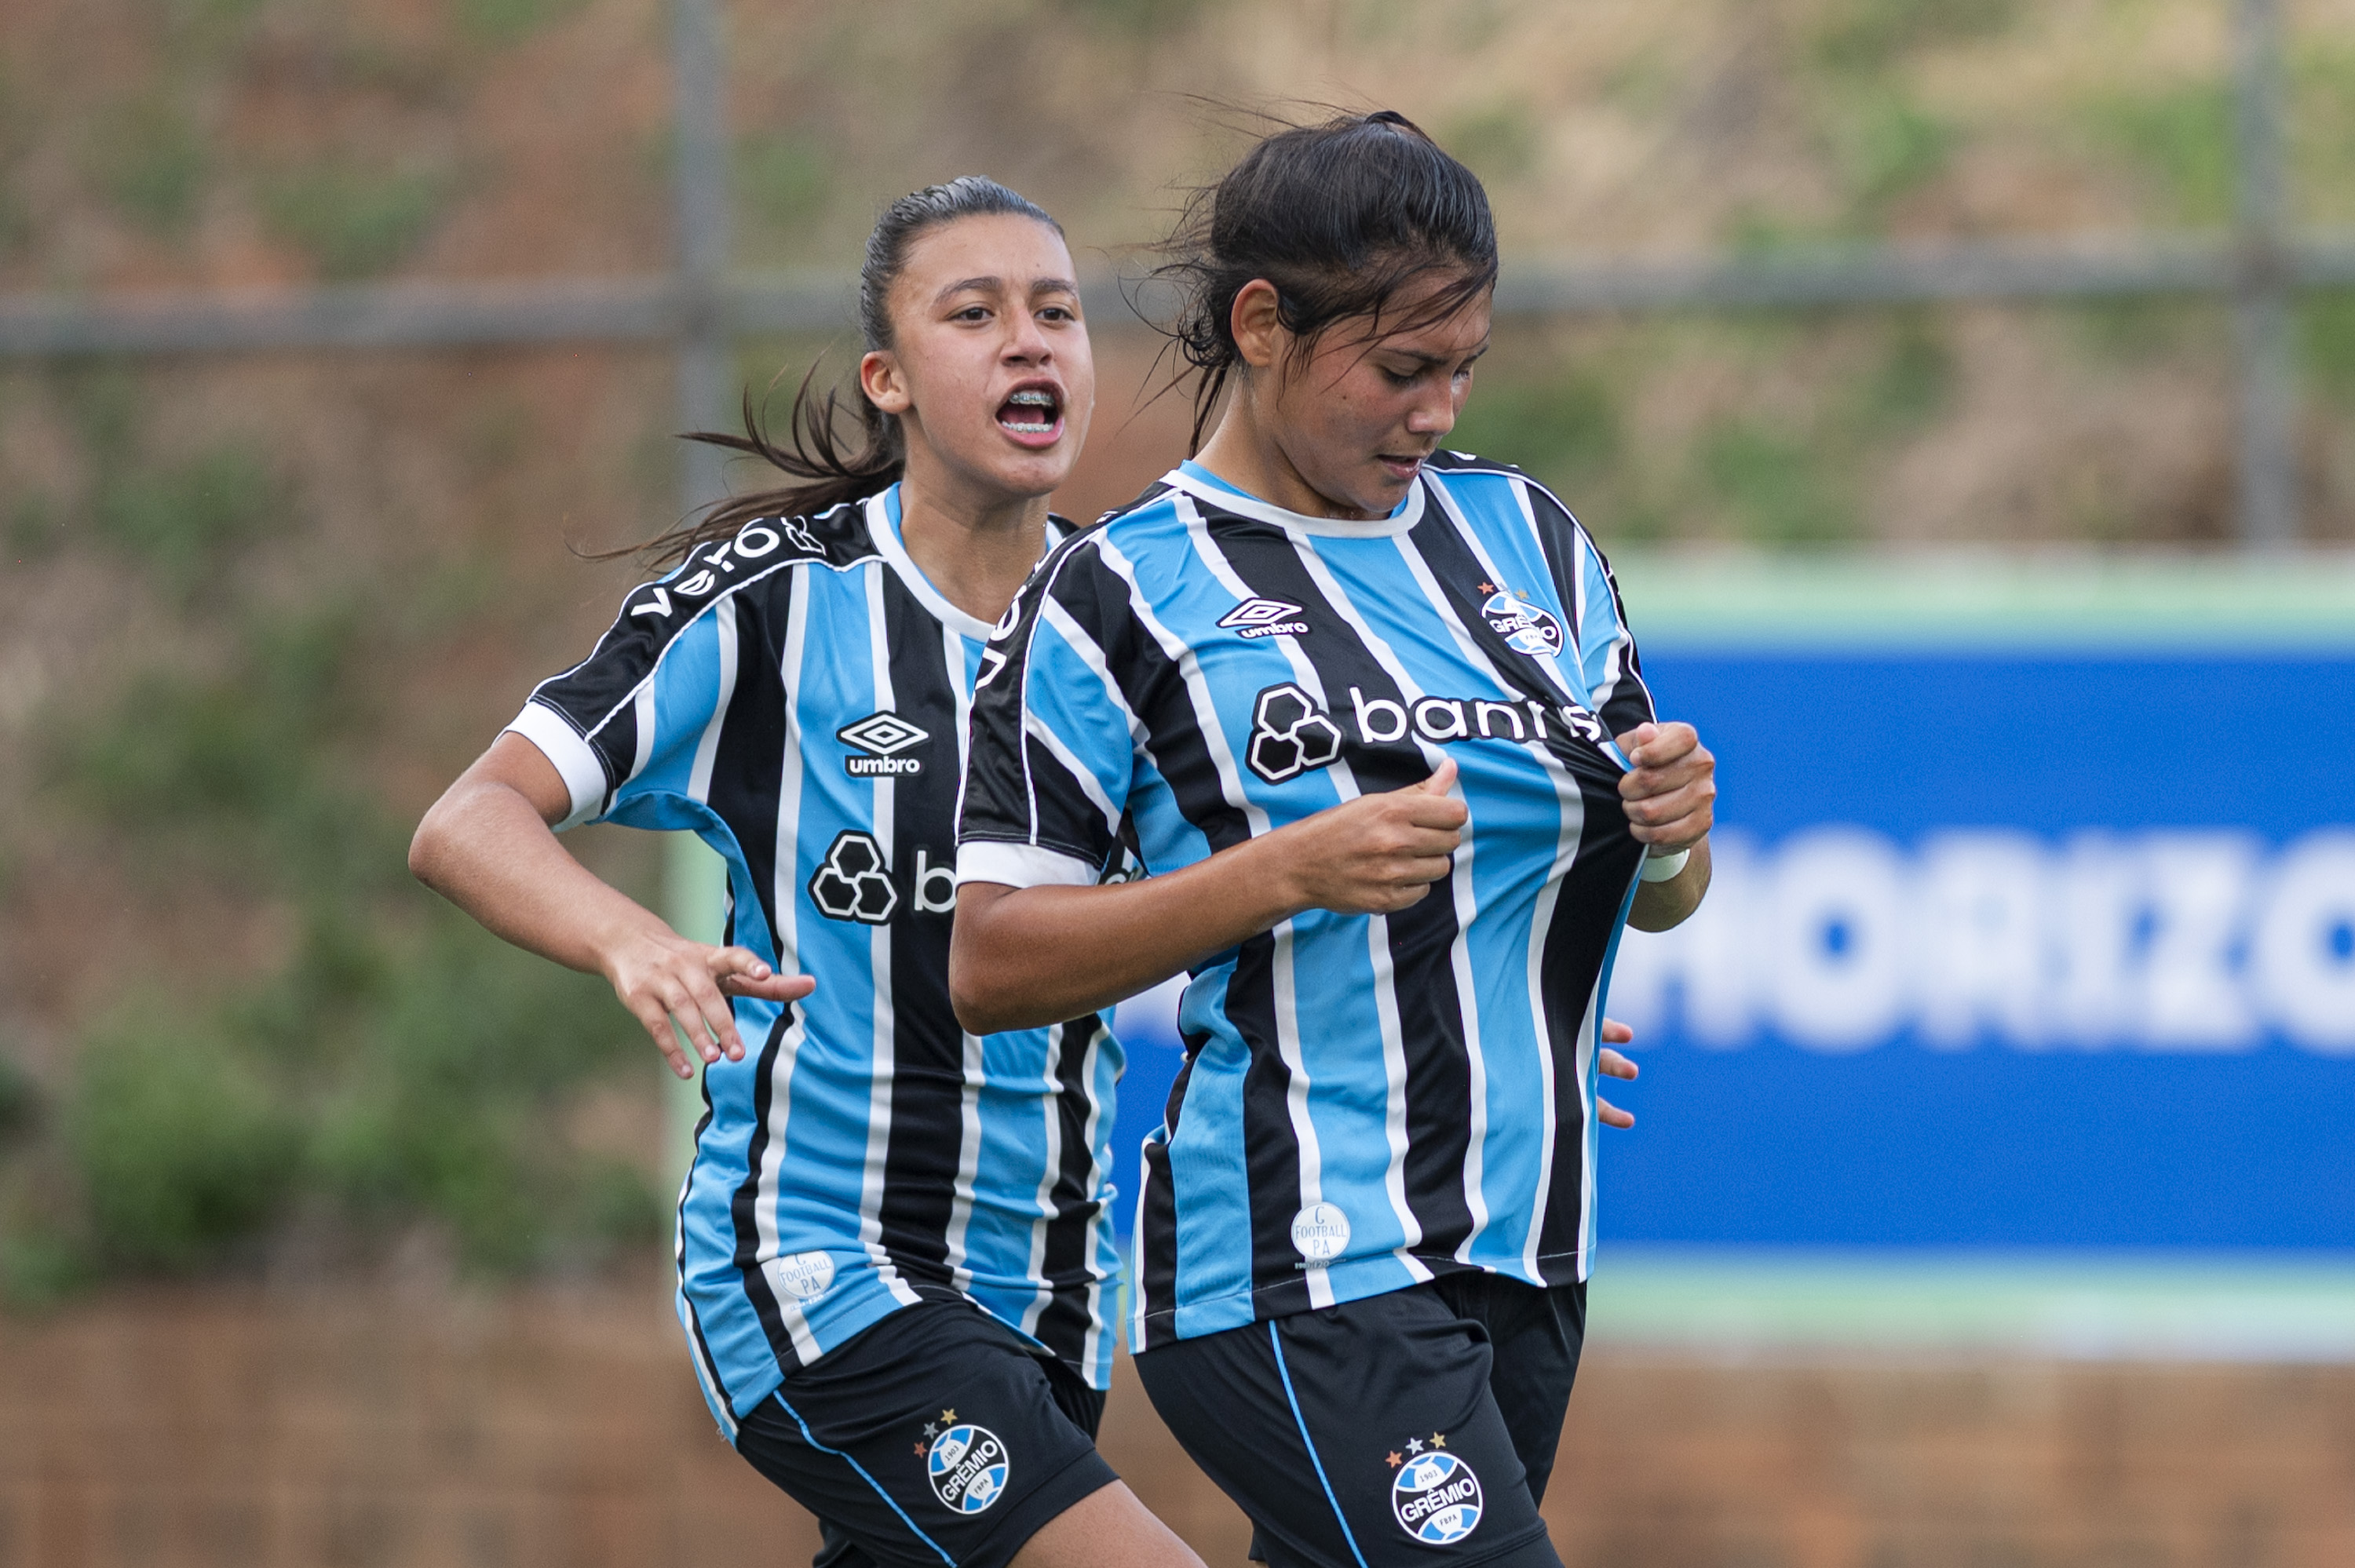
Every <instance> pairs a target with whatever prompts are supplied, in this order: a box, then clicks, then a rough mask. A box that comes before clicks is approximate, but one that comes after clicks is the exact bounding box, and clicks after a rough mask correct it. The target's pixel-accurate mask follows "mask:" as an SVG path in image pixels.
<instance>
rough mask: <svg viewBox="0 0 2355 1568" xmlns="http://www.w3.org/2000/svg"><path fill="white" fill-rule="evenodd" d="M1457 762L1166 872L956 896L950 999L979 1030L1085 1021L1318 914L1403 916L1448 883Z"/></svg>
mask: <svg viewBox="0 0 2355 1568" xmlns="http://www.w3.org/2000/svg"><path fill="white" fill-rule="evenodd" d="M1454 787H1455V763H1454V762H1452V761H1444V762H1442V763H1441V764H1440V765H1439V768H1438V770H1437V771H1436V772H1434V773H1433V774H1432V776H1431V777H1430V778H1429V779H1424V780H1423V782H1422V783H1420V784H1417V785H1414V786H1412V788H1409V789H1398V790H1391V791H1389V792H1386V793H1383V794H1377V795H1361V796H1359V798H1358V799H1356V800H1349V801H1345V802H1344V803H1342V804H1341V805H1338V806H1331V807H1327V809H1326V810H1322V811H1319V812H1317V813H1316V815H1314V816H1311V817H1306V818H1304V819H1303V820H1301V821H1297V822H1294V823H1292V824H1290V825H1289V826H1286V827H1283V828H1278V829H1277V830H1275V831H1274V832H1271V833H1266V834H1263V835H1262V836H1260V837H1258V838H1254V839H1251V840H1247V841H1246V842H1242V843H1239V844H1235V845H1232V846H1231V847H1230V848H1227V849H1223V850H1220V852H1219V853H1217V854H1214V855H1212V856H1210V857H1209V859H1208V860H1204V861H1199V862H1197V863H1194V864H1192V865H1189V866H1184V867H1180V868H1179V869H1177V870H1175V871H1172V872H1170V873H1168V874H1166V875H1160V876H1151V877H1146V878H1145V879H1143V880H1142V881H1137V882H1129V883H1119V884H1114V885H1105V886H1098V887H1055V886H1041V887H1024V888H1013V887H1008V886H1007V885H1004V884H1002V883H994V882H968V883H966V884H964V885H963V886H962V887H960V888H959V889H958V891H957V911H956V927H955V934H954V938H953V939H952V944H951V947H950V948H949V996H950V1000H951V1001H952V1002H953V1004H954V1006H955V1008H956V1013H957V1018H958V1020H959V1022H962V1023H963V1024H964V1026H965V1027H966V1028H967V1029H970V1030H972V1031H973V1032H974V1033H976V1034H984V1033H991V1032H993V1031H996V1030H1004V1029H1029V1028H1035V1027H1037V1026H1039V1025H1040V1024H1043V1023H1050V1022H1054V1021H1055V1020H1057V1019H1061V1018H1077V1017H1079V1016H1081V1015H1082V1014H1083V1013H1087V1012H1093V1011H1095V1010H1096V1009H1098V1008H1103V1007H1110V1006H1112V1005H1113V1004H1114V1003H1115V1002H1118V1001H1123V1000H1124V999H1126V998H1128V997H1132V996H1135V995H1136V994H1137V993H1138V992H1140V991H1150V990H1151V989H1152V988H1153V987H1155V986H1156V985H1158V984H1160V983H1161V982H1162V981H1163V980H1167V979H1168V978H1169V977H1170V976H1172V975H1174V974H1176V973H1177V972H1178V971H1179V970H1181V969H1187V968H1188V967H1189V966H1191V965H1193V964H1195V963H1197V962H1199V960H1201V959H1205V958H1207V957H1209V955H1210V954H1212V953H1218V952H1223V951H1225V950H1226V949H1227V948H1231V947H1235V946H1237V945H1238V944H1240V943H1242V942H1245V941H1248V940H1250V939H1251V938H1253V937H1256V936H1258V935H1259V934H1260V933H1262V932H1263V931H1269V930H1273V928H1274V927H1277V926H1279V925H1281V924H1283V923H1284V921H1286V920H1289V919H1291V918H1292V917H1293V916H1295V915H1298V914H1300V913H1301V912H1303V911H1304V910H1308V909H1331V910H1335V911H1337V912H1339V913H1341V914H1345V915H1368V914H1382V915H1388V914H1395V913H1396V912H1397V911H1399V910H1401V909H1403V908H1405V907H1407V906H1409V905H1411V904H1413V903H1414V902H1416V901H1417V900H1418V899H1421V898H1422V897H1423V895H1425V894H1426V893H1428V892H1429V891H1430V889H1431V885H1432V884H1433V883H1434V882H1437V881H1438V880H1439V879H1440V878H1442V877H1444V876H1445V875H1446V874H1447V873H1448V868H1449V865H1450V863H1451V862H1450V859H1449V857H1450V856H1452V855H1453V854H1454V853H1455V850H1456V847H1457V846H1458V845H1459V844H1460V843H1462V842H1463V829H1464V823H1465V816H1466V813H1465V806H1464V802H1463V800H1461V799H1459V798H1457V797H1455V796H1453V795H1451V794H1450V793H1449V791H1450V790H1451V789H1454Z"/></svg>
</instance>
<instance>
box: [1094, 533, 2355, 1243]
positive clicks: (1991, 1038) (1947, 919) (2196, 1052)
mask: <svg viewBox="0 0 2355 1568" xmlns="http://www.w3.org/2000/svg"><path fill="white" fill-rule="evenodd" d="M1622 577H1623V582H1624V583H1625V588H1626V595H1627V598H1628V601H1629V615H1630V620H1632V622H1633V623H1634V625H1635V626H1636V631H1637V634H1638V636H1639V638H1641V639H1643V641H1644V646H1645V667H1646V676H1647V677H1648V679H1649V682H1650V684H1651V685H1652V688H1653V690H1654V692H1655V693H1656V694H1657V699H1658V703H1659V706H1660V709H1661V711H1662V713H1663V714H1664V715H1667V716H1670V717H1677V718H1683V719H1688V720H1690V721H1691V722H1692V723H1694V724H1695V725H1696V726H1699V728H1700V733H1701V735H1702V736H1703V737H1704V738H1705V739H1706V740H1707V742H1708V744H1709V745H1710V747H1711V748H1712V749H1713V750H1714V751H1715V752H1716V753H1717V755H1718V757H1719V758H1720V775H1719V778H1720V787H1721V807H1720V819H1719V820H1720V823H1721V827H1720V831H1719V832H1717V834H1716V835H1715V838H1714V845H1715V853H1716V867H1717V869H1716V881H1715V885H1714V886H1713V888H1712V890H1711V892H1710V897H1709V900H1708V903H1707V904H1706V906H1704V908H1703V910H1702V911H1701V913H1700V915H1698V916H1695V917H1694V919H1693V920H1692V921H1690V922H1689V923H1688V924H1687V925H1686V926H1685V927H1681V928H1680V929H1678V930H1677V931H1675V932H1671V933H1666V934H1662V935H1643V934H1635V933H1631V934H1630V935H1629V937H1628V938H1626V940H1625V942H1624V943H1623V945H1622V948H1621V951H1620V958H1619V960H1618V967H1617V970H1616V972H1615V973H1614V980H1613V984H1612V990H1611V1000H1610V1012H1611V1013H1612V1014H1613V1015H1614V1016H1615V1017H1618V1018H1621V1019H1624V1020H1625V1021H1626V1022H1630V1023H1632V1024H1633V1025H1635V1026H1636V1030H1637V1032H1638V1039H1637V1044H1636V1047H1635V1048H1633V1053H1632V1054H1635V1055H1636V1057H1637V1059H1638V1060H1639V1061H1640V1062H1641V1063H1642V1065H1643V1068H1644V1076H1643V1079H1642V1080H1641V1082H1640V1083H1638V1084H1635V1085H1625V1086H1609V1091H1608V1092H1609V1093H1610V1095H1611V1097H1613V1098H1614V1099H1615V1100H1617V1101H1618V1102H1619V1103H1621V1104H1623V1105H1625V1106H1627V1107H1629V1108H1631V1109H1634V1110H1635V1111H1636V1113H1637V1116H1638V1126H1637V1127H1636V1128H1635V1129H1634V1130H1632V1131H1630V1132H1626V1133H1608V1134H1606V1135H1605V1141H1604V1149H1603V1155H1602V1167H1601V1175H1600V1203H1601V1208H1600V1221H1599V1225H1600V1234H1601V1236H1602V1238H1603V1241H1604V1247H1605V1258H1606V1265H1607V1259H1608V1249H1609V1247H1610V1246H1611V1245H1612V1244H1614V1243H1635V1244H1654V1245H1680V1246H1685V1247H1700V1248H1710V1247H1743V1248H1753V1249H1754V1248H1817V1249H1821V1248H1828V1247H1829V1248H1844V1249H1866V1250H1868V1251H1877V1252H1888V1253H1903V1252H1908V1251H1912V1252H1916V1253H1919V1252H1923V1251H1926V1250H1929V1249H1945V1250H1947V1251H1949V1252H1951V1251H1953V1250H1954V1249H1989V1250H1990V1251H1992V1250H1994V1249H2010V1250H2017V1249H2024V1248H2025V1249H2045V1248H2069V1249H2119V1248H2168V1249H2195V1250H2196V1249H2211V1250H2229V1251H2232V1252H2233V1253H2235V1254H2245V1253H2247V1252H2249V1251H2250V1250H2251V1249H2259V1250H2267V1249H2270V1250H2273V1251H2275V1252H2285V1253H2293V1254H2298V1255H2309V1256H2319V1255H2325V1254H2332V1253H2338V1254H2344V1253H2345V1252H2346V1251H2347V1250H2348V1249H2350V1248H2355V591H2350V584H2355V577H2350V573H2349V571H2348V569H2347V567H2345V566H2344V564H2328V565H2327V566H2324V567H2312V568H2310V569H2305V570H2290V571H2286V570H2271V571H2265V570H2255V569H2243V568H2239V567H2232V566H2230V565H2229V564H2227V565H2225V566H2222V567H2218V566H2213V565H2200V564H2191V565H2187V566H2182V567H2175V568H2171V569H2161V568H2150V569H2148V570H2145V571H2142V572H2140V573H2139V574H2137V573H2136V572H2134V571H2131V570H2128V571H2125V572H2124V573H2123V575H2121V572H2120V571H2119V570H2115V569H2114V570H2110V571H2107V572H2104V571H2096V570H2092V569H2090V568H2083V567H2078V568H2067V569H2064V568H2054V567H2039V566H2038V565H2036V564H2034V563H2027V564H2022V565H2016V566H2013V567H2002V568H1986V567H1980V568H1972V567H1941V566H1938V565H1935V564H1933V565H1929V566H1924V567H1915V568H1913V569H1912V570H1911V571H1910V572H1908V571H1902V570H1897V569H1895V568H1851V569H1849V576H1848V577H1847V578H1846V579H1845V580H1843V581H1838V582H1831V581H1828V577H1827V574H1826V573H1825V572H1824V571H1821V570H1817V571H1815V572H1813V573H1812V574H1811V573H1810V572H1809V570H1808V568H1806V567H1774V568H1771V569H1770V568H1746V567H1736V568H1720V569H1718V570H1717V571H1716V572H1715V573H1714V574H1713V575H1710V574H1702V575H1701V576H1700V577H1696V576H1695V574H1694V573H1692V572H1691V571H1687V572H1685V573H1683V574H1682V575H1681V576H1679V574H1678V572H1677V571H1676V570H1673V569H1671V568H1668V567H1654V568H1652V569H1650V570H1648V571H1647V570H1645V569H1641V568H1635V569H1631V568H1627V567H1623V571H1622ZM1173 1000H1174V992H1171V991H1165V992H1163V993H1160V994H1159V995H1158V996H1156V997H1154V998H1147V999H1141V1000H1140V1001H1138V1002H1135V1003H1132V1004H1130V1005H1129V1007H1128V1008H1127V1009H1126V1010H1125V1011H1124V1017H1123V1030H1124V1034H1125V1036H1126V1037H1127V1039H1128V1041H1129V1043H1130V1051H1131V1059H1132V1064H1133V1065H1132V1068H1131V1072H1130V1076H1129V1079H1128V1081H1127V1083H1126V1084H1125V1085H1124V1088H1123V1106H1122V1111H1121V1118H1120V1128H1119V1131H1118V1141H1119V1153H1120V1157H1121V1160H1122V1163H1123V1165H1124V1171H1122V1177H1121V1185H1122V1187H1123V1189H1124V1191H1125V1192H1133V1191H1134V1190H1135V1188H1134V1172H1135V1145H1136V1142H1137V1139H1140V1138H1141V1137H1142V1136H1143V1135H1144V1133H1145V1132H1146V1130H1148V1129H1149V1128H1151V1127H1152V1126H1153V1125H1154V1124H1155V1123H1156V1122H1157V1121H1158V1119H1159V1118H1160V1115H1161V1108H1162V1103H1163V1099H1164V1097H1166V1094H1167V1086H1168V1082H1169V1079H1170V1075H1171V1074H1172V1073H1173V1072H1174V1071H1175V1068H1176V1066H1177V1060H1178V1055H1177V1045H1176V1042H1175V1040H1174V1037H1173V1036H1172V1033H1171V1031H1170V1028H1169V1024H1168V1022H1167V1009H1168V1007H1169V1006H1170V1004H1171V1002H1172V1001H1173Z"/></svg>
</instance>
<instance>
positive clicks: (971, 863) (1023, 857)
mask: <svg viewBox="0 0 2355 1568" xmlns="http://www.w3.org/2000/svg"><path fill="white" fill-rule="evenodd" d="M956 879H957V885H958V886H959V887H963V886H964V885H965V884H966V883H968V882H996V883H1002V884H1004V885H1006V886H1007V887H1093V886H1094V885H1096V868H1095V867H1094V866H1092V865H1090V864H1089V863H1087V862H1086V861H1083V860H1082V859H1080V858H1079V857H1078V856H1077V855H1069V854H1065V853H1063V852H1062V851H1060V850H1050V849H1046V848H1043V847H1041V846H1039V845H1038V844H1008V843H996V842H991V841H989V840H987V839H975V840H974V841H972V842H968V843H962V844H959V845H958V846H957V865H956Z"/></svg>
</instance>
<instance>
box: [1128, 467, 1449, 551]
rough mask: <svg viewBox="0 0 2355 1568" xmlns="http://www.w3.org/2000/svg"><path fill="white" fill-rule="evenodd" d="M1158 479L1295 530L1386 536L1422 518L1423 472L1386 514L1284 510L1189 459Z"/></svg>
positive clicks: (1356, 536) (1222, 506)
mask: <svg viewBox="0 0 2355 1568" xmlns="http://www.w3.org/2000/svg"><path fill="white" fill-rule="evenodd" d="M1161 482H1162V483H1164V484H1167V485H1169V486H1171V487H1172V488H1174V489H1177V490H1182V491H1184V492H1185V493H1187V494H1188V495H1191V496H1195V497H1197V498H1198V499H1199V500H1203V501H1207V502H1209V503H1210V504H1211V505H1213V506H1216V507H1219V508H1220V509H1221V510H1224V511H1228V512H1232V513H1236V514H1240V515H1241V516H1244V517H1252V518H1256V519H1258V520H1259V521H1260V522H1262V523H1273V524H1275V525H1276V526H1277V527H1279V528H1289V529H1291V530H1293V531H1294V532H1295V533H1298V534H1324V535H1331V536H1333V537H1336V538H1342V539H1386V538H1389V537H1391V535H1397V534H1403V533H1405V532H1406V531H1407V530H1408V529H1410V528H1412V527H1413V526H1414V525H1415V524H1417V523H1419V522H1421V521H1422V519H1423V475H1421V474H1420V473H1418V474H1416V475H1415V482H1414V488H1413V489H1412V490H1410V491H1408V492H1407V493H1406V499H1405V500H1404V501H1401V502H1400V503H1399V505H1398V510H1397V511H1395V512H1393V513H1391V514H1390V515H1389V516H1387V517H1365V518H1358V517H1311V516H1309V515H1308V514H1306V513H1305V512H1286V511H1285V510H1284V508H1283V507H1281V506H1277V505H1273V504H1272V503H1268V502H1265V501H1262V500H1261V499H1260V498H1259V497H1258V496H1256V495H1248V494H1245V493H1243V492H1242V491H1240V490H1237V489H1236V488H1235V487H1234V486H1233V485H1231V484H1229V483H1227V482H1225V481H1223V480H1220V479H1217V478H1214V477H1212V476H1211V475H1210V473H1209V471H1207V470H1198V469H1195V468H1194V466H1193V465H1192V464H1190V463H1188V464H1185V465H1182V466H1180V467H1177V468H1173V469H1171V470H1170V471H1168V472H1167V473H1165V474H1163V475H1162V476H1161Z"/></svg>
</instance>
